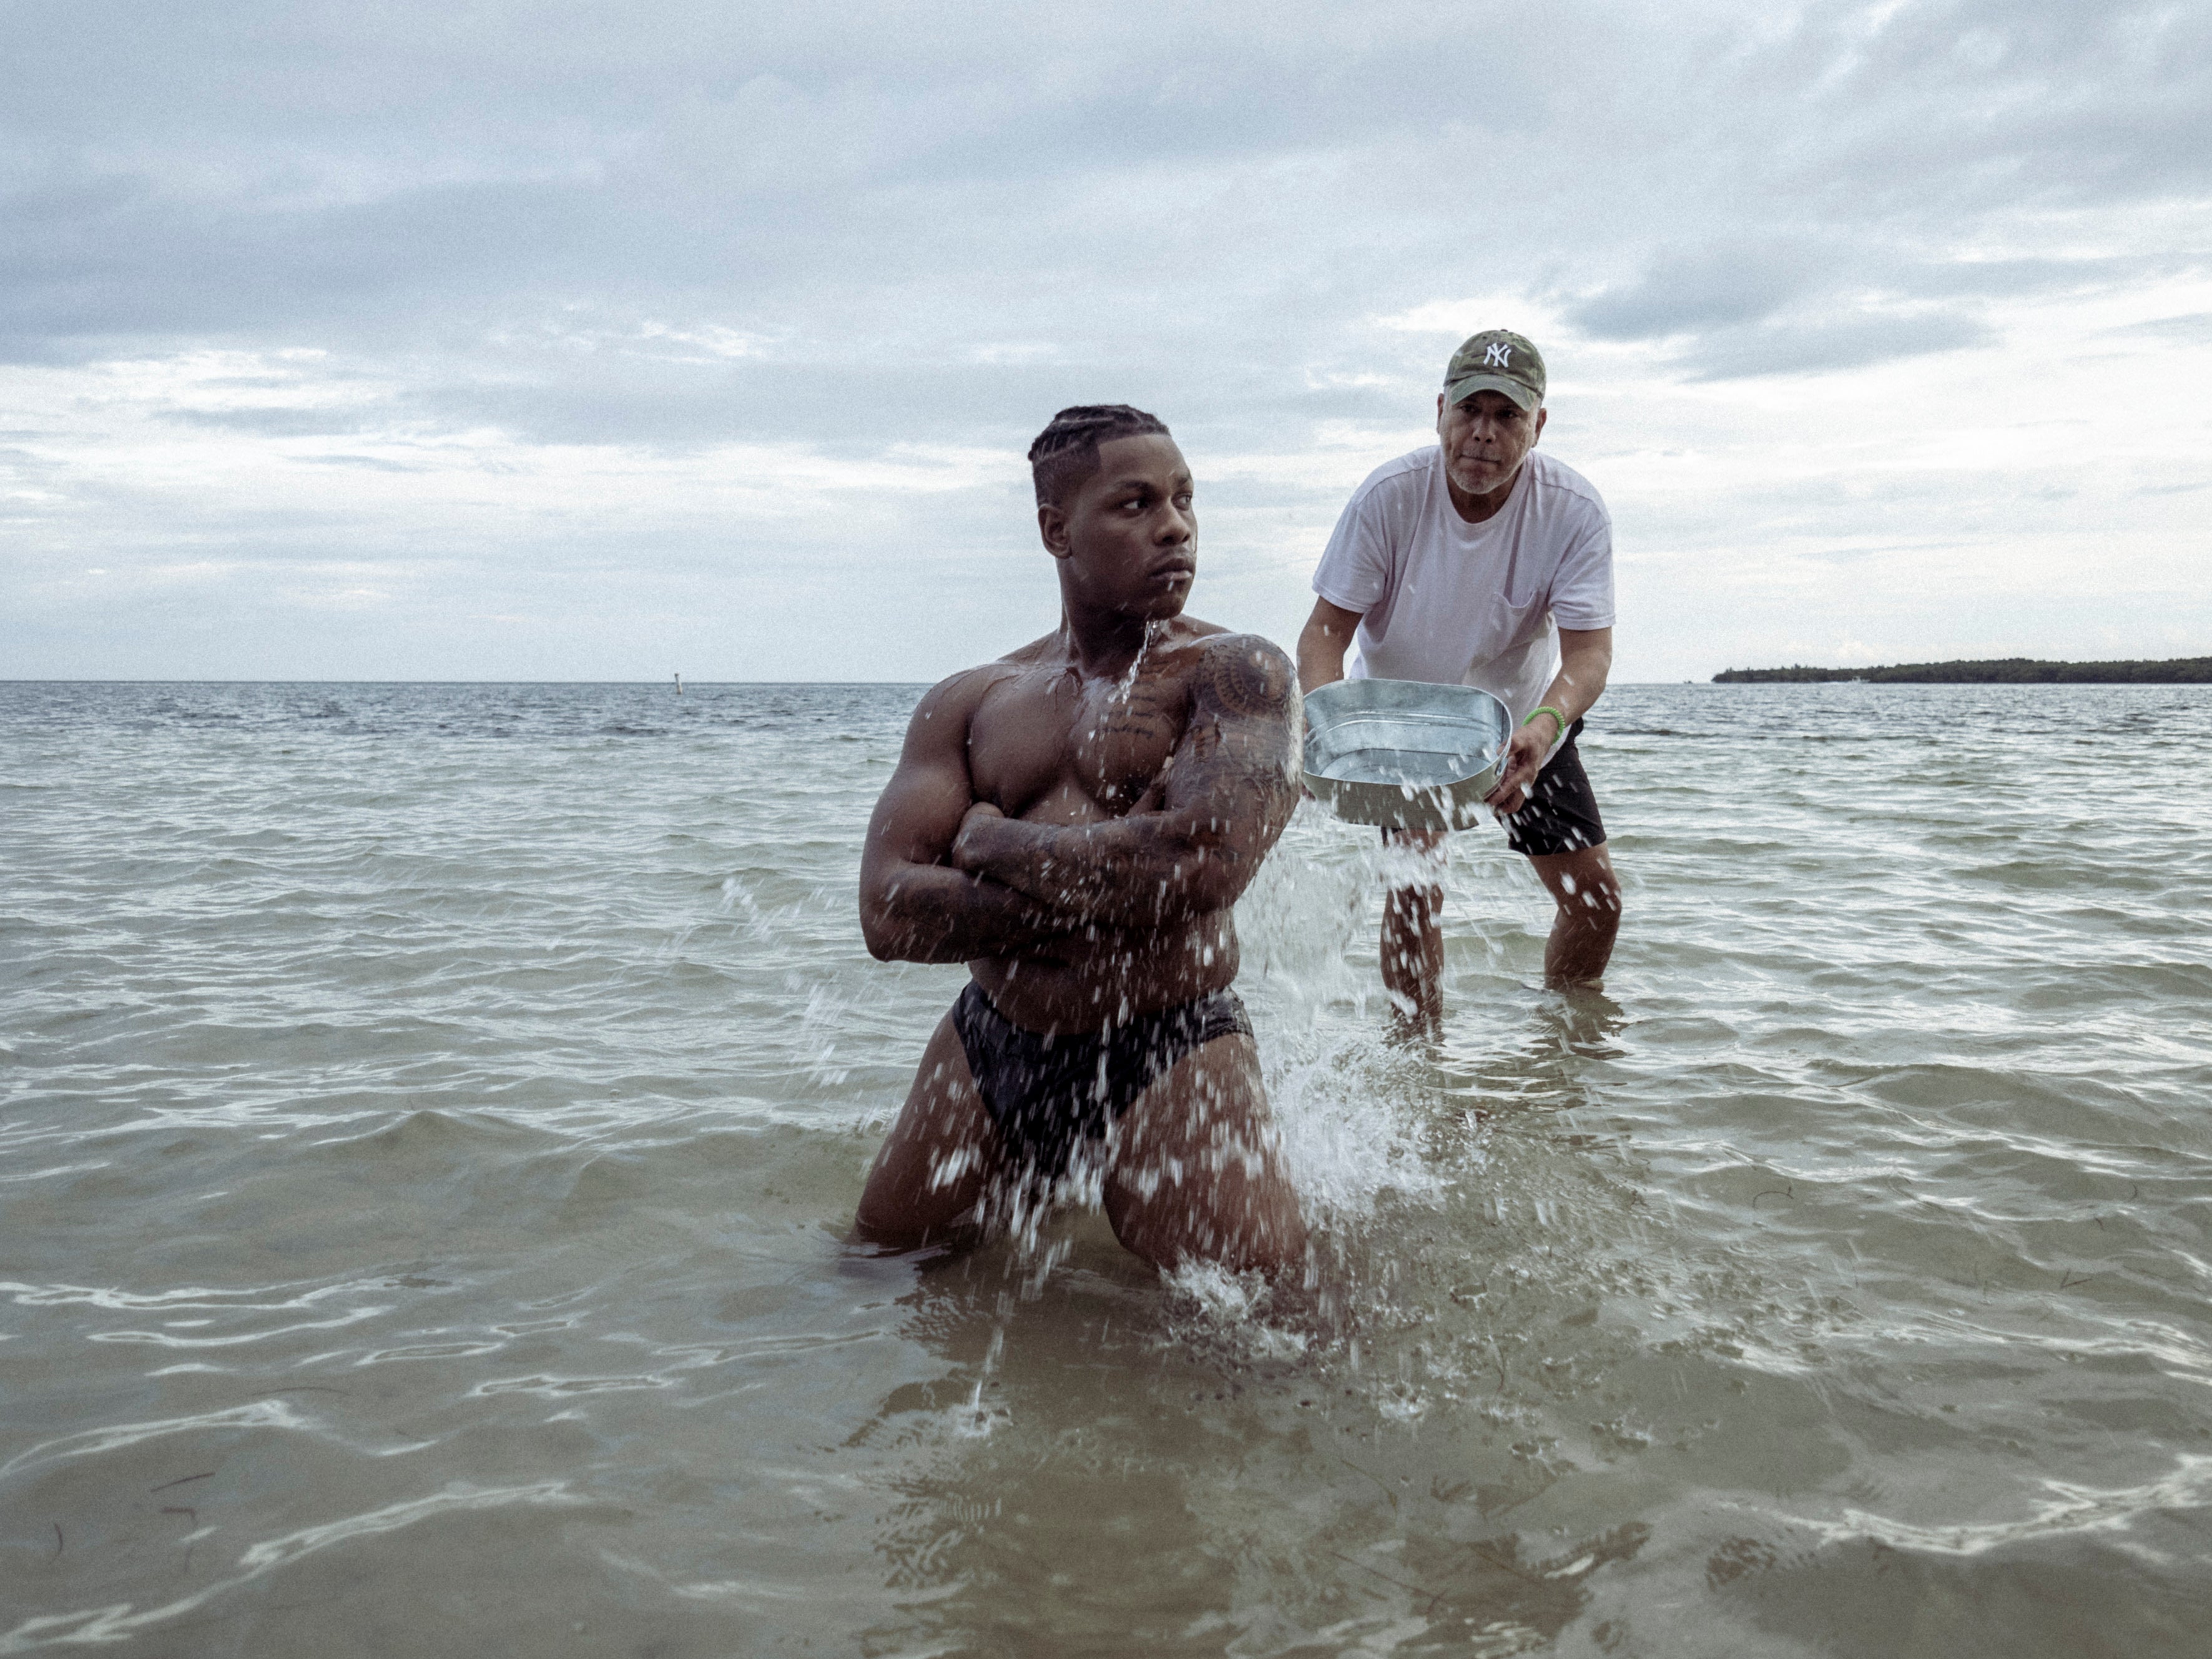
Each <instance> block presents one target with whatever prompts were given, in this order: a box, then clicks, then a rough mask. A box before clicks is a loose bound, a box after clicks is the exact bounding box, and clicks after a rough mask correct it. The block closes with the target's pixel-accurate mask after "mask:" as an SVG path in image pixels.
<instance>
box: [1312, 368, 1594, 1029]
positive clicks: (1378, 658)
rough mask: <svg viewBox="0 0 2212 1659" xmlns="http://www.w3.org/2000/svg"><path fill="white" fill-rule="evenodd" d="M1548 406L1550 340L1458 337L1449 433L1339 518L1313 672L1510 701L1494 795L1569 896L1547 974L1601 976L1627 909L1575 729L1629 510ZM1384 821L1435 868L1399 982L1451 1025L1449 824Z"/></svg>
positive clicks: (1394, 916) (1408, 996) (1413, 917)
mask: <svg viewBox="0 0 2212 1659" xmlns="http://www.w3.org/2000/svg"><path fill="white" fill-rule="evenodd" d="M1545 413H1546V411H1545V409H1544V360H1543V358H1542V356H1541V355H1539V353H1538V352H1537V350H1536V348H1535V347H1534V345H1532V344H1530V343H1528V341H1527V340H1525V339H1523V338H1522V337H1521V336H1520V335H1518V334H1514V333H1510V332H1508V331H1505V330H1503V329H1492V330H1491V331H1487V332H1486V333H1482V334H1478V335H1476V336H1474V338H1472V339H1470V340H1468V342H1467V343H1466V344H1464V345H1462V346H1461V347H1460V349H1458V350H1457V351H1456V352H1455V353H1454V354H1453V355H1452V360H1451V362H1450V365H1449V367H1448V368H1446V370H1445V371H1444V389H1443V392H1440V393H1439V394H1438V395H1437V439H1438V442H1437V444H1436V445H1435V446H1434V447H1430V448H1424V449H1417V450H1415V451H1414V452H1413V453H1412V454H1410V455H1401V456H1400V457H1399V458H1398V459H1396V460H1395V461H1391V462H1389V463H1387V464H1385V465H1382V466H1379V467H1377V468H1376V470H1375V471H1373V472H1371V473H1370V474H1369V475H1368V477H1367V482H1366V483H1363V484H1361V485H1360V486H1359V488H1358V489H1357V490H1355V491H1354V492H1353V493H1352V500H1351V501H1349V502H1348V503H1346V507H1345V509H1344V514H1343V516H1342V517H1341V518H1340V519H1339V520H1337V524H1336V532H1335V533H1334V535H1332V536H1331V537H1330V538H1329V542H1328V550H1327V551H1325V552H1324V553H1323V554H1322V560H1321V565H1320V568H1318V569H1316V571H1315V572H1314V579H1313V586H1314V592H1316V593H1317V594H1319V595H1320V598H1319V599H1317V600H1316V603H1315V605H1314V609H1313V615H1312V617H1310V618H1309V619H1308V620H1307V623H1306V625H1305V630H1304V633H1302V634H1301V635H1299V636H1298V680H1299V683H1300V684H1301V685H1303V686H1304V689H1305V690H1308V691H1310V690H1313V689H1314V688H1315V687H1316V686H1317V685H1327V684H1330V683H1331V682H1332V681H1335V680H1340V679H1342V678H1345V677H1346V674H1347V673H1348V674H1349V675H1351V676H1352V678H1376V679H1393V680H1428V681H1431V682H1434V683H1441V684H1450V685H1477V686H1480V687H1481V688H1482V689H1483V690H1486V691H1488V692H1490V693H1491V694H1492V696H1496V697H1497V698H1498V700H1499V701H1500V702H1503V703H1504V705H1505V706H1506V708H1509V709H1510V710H1511V711H1512V714H1513V720H1514V723H1515V725H1516V728H1517V729H1516V731H1515V732H1514V734H1513V742H1512V747H1511V750H1510V752H1509V756H1508V762H1507V765H1506V769H1505V772H1504V776H1503V777H1502V779H1501V780H1500V781H1499V783H1498V787H1497V789H1496V790H1495V791H1493V792H1492V793H1491V795H1490V797H1489V802H1490V805H1491V806H1492V809H1493V810H1494V811H1496V812H1497V813H1498V817H1499V818H1500V820H1501V821H1502V822H1503V823H1504V825H1505V833H1506V841H1507V844H1508V845H1510V846H1511V847H1512V848H1514V850H1516V852H1519V853H1522V854H1526V855H1527V856H1528V862H1529V863H1530V864H1531V865H1532V866H1534V868H1535V871H1536V874H1537V875H1538V877H1539V878H1541V880H1542V881H1543V884H1544V885H1545V887H1546V888H1547V889H1548V890H1550V892H1551V895H1552V897H1553V902H1555V903H1556V904H1557V906H1558V910H1557V913H1556V915H1554V916H1553V922H1552V934H1551V939H1550V940H1549V942H1548V943H1547V945H1546V947H1545V951H1544V975H1545V978H1546V980H1547V982H1549V983H1551V984H1553V985H1590V986H1595V984H1597V983H1598V982H1599V980H1600V978H1601V975H1603V974H1604V972H1605V965H1606V963H1607V961H1608V960H1609V959H1610V958H1611V957H1612V955H1613V934H1614V933H1615V931H1616V930H1617V929H1618V928H1619V927H1620V882H1619V881H1618V880H1617V879H1616V878H1614V875H1613V860H1612V858H1611V856H1610V855H1609V854H1607V851H1606V844H1605V825H1604V823H1603V821H1602V820H1601V818H1600V817H1599V816H1598V810H1597V799H1596V797H1595V795H1594V794H1593V793H1591V791H1590V787H1589V777H1588V775H1586V774H1585V773H1584V772H1583V765H1582V757H1581V756H1580V754H1579V753H1578V752H1577V750H1576V747H1575V736H1576V734H1577V732H1580V731H1581V730H1582V729H1583V722H1582V716H1583V713H1584V712H1585V711H1586V710H1588V709H1589V707H1590V705H1591V704H1592V703H1595V702H1596V701H1597V700H1598V697H1599V696H1600V695H1601V693H1603V691H1604V690H1605V680H1606V675H1607V671H1609V670H1610V669H1611V668H1612V666H1613V521H1612V520H1611V518H1610V517H1608V516H1607V513H1606V510H1605V502H1604V501H1602V500H1601V499H1600V498H1599V495H1598V493H1597V491H1596V490H1595V489H1592V488H1591V487H1590V485H1589V481H1588V480H1586V479H1585V478H1583V476H1582V475H1581V474H1580V473H1579V472H1577V471H1574V469H1573V468H1571V467H1568V466H1565V465H1561V464H1560V463H1559V462H1558V461H1555V460H1553V459H1550V458H1548V457H1547V456H1543V455H1539V454H1536V453H1534V450H1535V447H1536V440H1537V437H1538V435H1540V434H1541V433H1542V431H1543V429H1544V418H1545ZM1346 647H1351V648H1352V653H1353V655H1352V662H1351V665H1350V666H1349V667H1348V668H1347V667H1346V662H1345V653H1346ZM1384 839H1385V840H1395V841H1399V842H1401V843H1407V844H1410V846H1411V847H1412V848H1413V850H1415V851H1416V852H1417V853H1419V854H1422V855H1423V856H1425V859H1426V860H1429V861H1430V862H1431V865H1432V866H1434V867H1435V869H1436V876H1432V877H1430V878H1426V879H1417V880H1416V881H1415V883H1414V884H1413V885H1410V886H1406V887H1401V888H1395V889H1393V890H1391V892H1390V893H1389V895H1388V896H1387V897H1386V899H1385V901H1384V903H1383V984H1384V985H1385V986H1386V987H1388V988H1389V991H1390V993H1391V995H1392V998H1393V1000H1394V1001H1395V1003H1396V1005H1397V1007H1398V1010H1399V1013H1400V1016H1401V1021H1402V1023H1403V1024H1404V1025H1405V1026H1406V1027H1407V1029H1409V1030H1425V1031H1430V1032H1433V1031H1434V1030H1436V1029H1437V1024H1438V1023H1439V1022H1440V1020H1441V1019H1442V1018H1443V984H1442V981H1443V934H1442V933H1441V932H1440V931H1439V930H1438V927H1437V916H1438V913H1439V911H1440V910H1441V908H1442V907H1443V888H1442V886H1441V885H1440V884H1439V883H1438V881H1437V877H1440V876H1441V873H1442V870H1441V866H1442V865H1443V859H1444V837H1443V834H1442V833H1441V832H1437V833H1427V832H1419V831H1403V832H1400V831H1386V832H1384Z"/></svg>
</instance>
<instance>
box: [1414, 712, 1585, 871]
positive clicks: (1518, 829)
mask: <svg viewBox="0 0 2212 1659" xmlns="http://www.w3.org/2000/svg"><path fill="white" fill-rule="evenodd" d="M1582 730H1583V723H1582V722H1581V721H1580V720H1577V721H1576V722H1575V723H1574V724H1573V725H1572V726H1569V727H1568V728H1567V740H1566V741H1565V743H1563V744H1560V745H1559V753H1557V754H1555V755H1553V757H1552V758H1551V759H1549V760H1548V761H1546V762H1545V763H1544V769H1543V770H1542V771H1541V772H1539V773H1537V774H1536V781H1535V782H1534V783H1533V784H1531V785H1530V786H1529V788H1528V800H1527V801H1526V802H1525V803H1523V805H1522V808H1521V810H1520V811H1517V812H1509V813H1508V814H1506V816H1505V817H1503V818H1501V819H1499V820H1498V822H1499V823H1503V824H1504V826H1505V844H1506V845H1507V846H1508V847H1510V848H1512V849H1513V850H1514V851H1515V852H1516V853H1522V854H1526V855H1527V856H1528V857H1530V858H1532V859H1534V858H1548V857H1550V856H1552V855H1553V854H1557V853H1577V852H1580V851H1581V850H1582V849H1583V848H1585V847H1601V846H1603V845H1604V844H1605V820H1604V819H1603V818H1601V817H1599V816H1598V811H1597V795H1596V793H1595V792H1594V791H1593V790H1592V789H1591V788H1590V781H1589V773H1587V772H1585V771H1583V757H1582V751H1581V750H1579V749H1577V747H1576V746H1575V739H1576V738H1578V737H1580V736H1581V735H1582ZM1390 836H1391V832H1390V831H1389V830H1388V829H1385V830H1384V831H1383V840H1384V841H1385V842H1388V841H1389V839H1390Z"/></svg>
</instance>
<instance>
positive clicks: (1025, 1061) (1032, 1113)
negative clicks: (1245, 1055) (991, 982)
mask: <svg viewBox="0 0 2212 1659" xmlns="http://www.w3.org/2000/svg"><path fill="white" fill-rule="evenodd" d="M952 1029H953V1030H954V1031H955V1032H957V1034H958V1036H959V1038H960V1047H961V1048H962V1049H963V1051H964V1052H965V1053H966V1054H967V1056H968V1070H969V1073H970V1075H972V1076H973V1077H974V1078H975V1091H976V1092H977V1093H978V1094H980V1095H981V1096H982V1097H983V1109H984V1111H985V1112H987V1114H988V1115H990V1119H991V1122H992V1124H993V1126H994V1127H996V1128H997V1130H998V1132H999V1140H1000V1145H1001V1146H1003V1147H1004V1148H1005V1149H1006V1154H1007V1156H1008V1158H1009V1160H1010V1161H1011V1162H1012V1164H1013V1166H1014V1168H1015V1169H1016V1170H1018V1171H1020V1172H1021V1173H1022V1174H1023V1175H1024V1176H1026V1177H1027V1178H1028V1179H1029V1180H1030V1181H1031V1182H1054V1181H1058V1180H1059V1179H1060V1177H1061V1176H1065V1175H1066V1173H1067V1171H1068V1166H1069V1164H1071V1163H1072V1162H1073V1159H1074V1157H1075V1153H1076V1150H1077V1148H1078V1147H1079V1146H1084V1145H1085V1144H1086V1143H1088V1142H1092V1141H1096V1140H1099V1139H1103V1137H1104V1136H1105V1133H1106V1132H1107V1130H1108V1129H1109V1128H1110V1127H1113V1124H1114V1122H1115V1120H1116V1119H1117V1118H1119V1117H1120V1116H1121V1114H1122V1113H1124V1112H1126V1111H1127V1110H1128V1109H1129V1108H1130V1107H1131V1106H1132V1105H1133V1104H1135V1103H1136V1099H1137V1097H1138V1096H1139V1095H1141V1094H1142V1093H1144V1092H1145V1091H1146V1090H1147V1089H1149V1088H1151V1087H1152V1084H1153V1082H1154V1081H1155V1080H1156V1079H1158V1077H1159V1075H1160V1073H1163V1072H1164V1071H1166V1070H1167V1069H1168V1068H1169V1067H1170V1066H1173V1065H1174V1064H1175V1063H1176V1061H1177V1060H1181V1059H1182V1057H1183V1056H1184V1055H1185V1054H1188V1053H1190V1052H1191V1051H1192V1050H1193V1049H1194V1048H1204V1047H1205V1046H1206V1044H1207V1043H1209V1042H1212V1041H1213V1040H1214V1039H1215V1038H1216V1037H1224V1036H1231V1035H1233V1034H1237V1033H1242V1034H1243V1036H1251V1035H1252V1022H1251V1020H1250V1019H1249V1018H1247V1017H1246V1015H1245V1012H1244V1004H1243V1001H1242V1000H1240V999H1239V998H1238V996H1237V993H1236V992H1234V991H1231V990H1226V989H1225V990H1219V991H1216V992H1213V993H1212V994H1210V995H1207V996H1202V997H1200V998H1198V999H1197V1000H1194V1001H1191V1002H1183V1003H1178V1004H1176V1006H1174V1007H1172V1008H1162V1009H1160V1010H1159V1011H1158V1012H1156V1013H1150V1014H1139V1015H1138V1016H1137V1017H1136V1018H1134V1019H1132V1020H1130V1021H1129V1022H1128V1023H1127V1024H1123V1025H1117V1026H1112V1027H1109V1029H1107V1030H1103V1031H1099V1032H1062V1033H1060V1034H1059V1035H1057V1036H1045V1035H1043V1034H1042V1033H1041V1032H1037V1031H1027V1030H1023V1029H1022V1028H1021V1027H1020V1026H1018V1025H1017V1024H1014V1023H1013V1021H1012V1020H1010V1019H1008V1018H1006V1016H1005V1015H1004V1014H1002V1013H1000V1012H999V1011H998V1010H997V1009H996V1008H994V1007H993V1006H991V999H990V998H989V997H987V996H986V995H985V994H983V987H981V986H980V985H978V984H977V983H975V981H974V980H972V979H971V980H969V981H968V983H967V986H966V987H965V988H963V990H962V991H961V993H960V996H959V999H958V1000H957V1001H956V1002H954V1003H953V1005H952Z"/></svg>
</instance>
